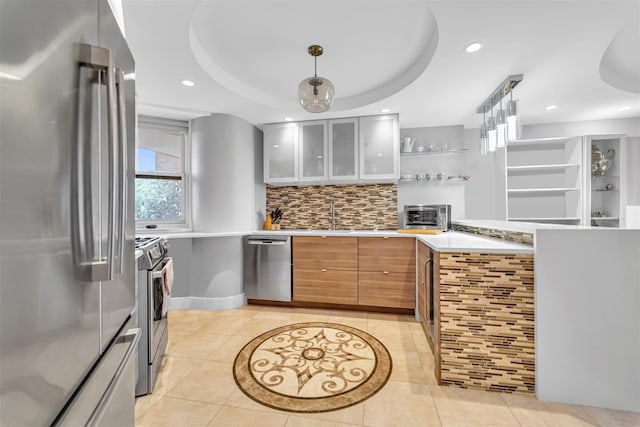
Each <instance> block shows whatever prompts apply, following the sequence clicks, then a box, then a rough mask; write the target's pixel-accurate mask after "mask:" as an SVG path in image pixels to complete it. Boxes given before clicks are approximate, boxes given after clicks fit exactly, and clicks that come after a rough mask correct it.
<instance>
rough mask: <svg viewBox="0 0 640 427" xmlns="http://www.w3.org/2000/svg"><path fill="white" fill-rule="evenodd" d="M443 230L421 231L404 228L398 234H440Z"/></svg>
mask: <svg viewBox="0 0 640 427" xmlns="http://www.w3.org/2000/svg"><path fill="white" fill-rule="evenodd" d="M442 232H443V230H420V229H413V228H402V229H398V233H407V234H440V233H442Z"/></svg>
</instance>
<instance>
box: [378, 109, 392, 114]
mask: <svg viewBox="0 0 640 427" xmlns="http://www.w3.org/2000/svg"><path fill="white" fill-rule="evenodd" d="M389 111H391V108H383V109H382V110H380V112H381V113H388V112H389Z"/></svg>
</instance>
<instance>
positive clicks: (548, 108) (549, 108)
mask: <svg viewBox="0 0 640 427" xmlns="http://www.w3.org/2000/svg"><path fill="white" fill-rule="evenodd" d="M556 108H558V106H557V105H547V106H546V107H544V109H545V110H547V111H551V110H555V109H556Z"/></svg>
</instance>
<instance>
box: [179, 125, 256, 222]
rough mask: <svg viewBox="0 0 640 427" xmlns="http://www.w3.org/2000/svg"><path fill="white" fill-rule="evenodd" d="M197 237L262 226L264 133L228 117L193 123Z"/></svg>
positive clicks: (194, 209)
mask: <svg viewBox="0 0 640 427" xmlns="http://www.w3.org/2000/svg"><path fill="white" fill-rule="evenodd" d="M191 129H192V134H191V141H192V142H191V147H192V156H191V159H192V175H191V178H192V186H191V188H192V198H193V231H210V232H226V231H247V230H256V229H258V228H259V226H260V225H261V224H262V218H261V216H260V213H262V216H264V207H265V186H264V184H263V183H262V131H260V130H259V129H258V128H256V127H255V126H253V125H251V124H250V123H248V122H246V121H244V120H242V119H240V118H238V117H235V116H231V115H227V114H212V115H210V116H207V117H201V118H197V119H194V120H193V121H192V128H191Z"/></svg>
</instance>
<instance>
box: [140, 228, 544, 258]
mask: <svg viewBox="0 0 640 427" xmlns="http://www.w3.org/2000/svg"><path fill="white" fill-rule="evenodd" d="M145 234H151V233H145ZM154 235H156V236H162V237H166V238H168V239H181V238H182V239H190V238H218V237H242V236H249V235H254V236H255V235H260V236H282V235H285V236H333V237H340V236H343V237H410V238H417V239H418V240H420V241H422V242H424V243H426V244H427V245H429V246H430V247H431V248H432V249H434V250H436V251H440V252H482V253H522V254H532V253H533V252H534V249H533V246H531V245H525V244H522V243H515V242H509V241H506V240H500V239H496V238H492V237H484V236H479V235H475V234H470V233H463V232H458V231H448V232H445V233H441V234H436V235H427V234H411V233H398V232H397V231H395V230H376V231H374V230H279V231H269V230H256V231H244V232H243V231H238V232H218V233H216V232H181V233H167V232H158V233H155V234H154Z"/></svg>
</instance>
